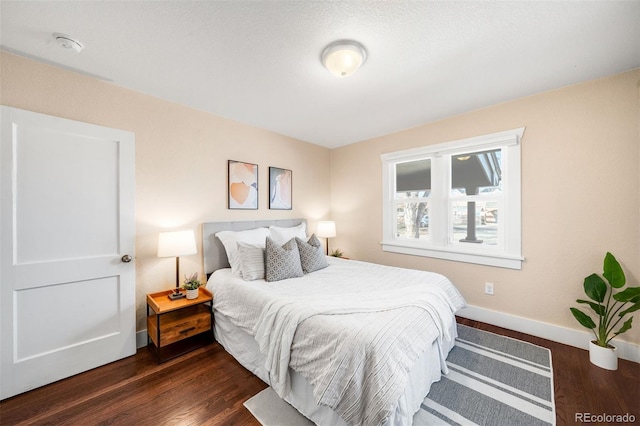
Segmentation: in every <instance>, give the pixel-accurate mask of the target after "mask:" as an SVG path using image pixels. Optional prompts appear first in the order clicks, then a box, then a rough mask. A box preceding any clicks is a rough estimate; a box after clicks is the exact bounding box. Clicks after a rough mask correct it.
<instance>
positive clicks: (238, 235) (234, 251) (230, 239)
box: [216, 228, 271, 275]
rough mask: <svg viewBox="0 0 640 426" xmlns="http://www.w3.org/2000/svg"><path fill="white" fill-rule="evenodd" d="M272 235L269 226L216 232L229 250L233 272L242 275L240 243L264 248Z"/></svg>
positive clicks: (228, 256)
mask: <svg viewBox="0 0 640 426" xmlns="http://www.w3.org/2000/svg"><path fill="white" fill-rule="evenodd" d="M270 235H271V232H270V231H269V229H268V228H256V229H249V230H247V231H220V232H218V233H216V237H218V238H219V239H220V241H222V245H224V249H225V251H226V252H227V258H228V259H229V265H231V272H233V273H234V274H235V275H240V256H239V254H238V243H246V244H251V245H253V246H258V247H263V248H264V245H265V241H266V240H267V237H268V236H270Z"/></svg>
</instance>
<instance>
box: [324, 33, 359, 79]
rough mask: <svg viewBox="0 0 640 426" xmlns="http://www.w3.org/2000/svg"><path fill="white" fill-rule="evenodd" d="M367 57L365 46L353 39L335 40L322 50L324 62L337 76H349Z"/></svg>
mask: <svg viewBox="0 0 640 426" xmlns="http://www.w3.org/2000/svg"><path fill="white" fill-rule="evenodd" d="M366 59H367V51H366V50H365V49H364V46H362V45H361V44H360V43H358V42H356V41H351V40H338V41H334V42H333V43H331V44H330V45H328V46H327V47H325V48H324V50H323V51H322V63H323V64H324V66H325V67H326V68H327V69H328V70H329V71H330V72H331V74H333V75H335V76H337V77H349V76H350V75H351V74H353V73H354V72H356V71H357V70H358V68H360V66H362V64H363V63H364V61H366Z"/></svg>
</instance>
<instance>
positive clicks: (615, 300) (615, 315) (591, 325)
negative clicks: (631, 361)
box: [570, 252, 640, 370]
mask: <svg viewBox="0 0 640 426" xmlns="http://www.w3.org/2000/svg"><path fill="white" fill-rule="evenodd" d="M603 269H604V272H603V274H602V275H603V276H604V278H605V279H606V281H605V280H603V279H602V278H601V277H600V276H599V275H597V274H591V275H589V276H588V277H586V278H585V279H584V292H585V294H586V295H587V296H588V297H589V299H591V300H582V299H578V300H576V302H578V303H582V304H586V305H588V306H589V307H590V308H591V309H592V310H593V311H594V312H595V313H596V315H597V320H598V322H597V324H596V322H594V321H593V320H592V319H591V317H590V316H589V315H587V314H585V313H584V312H582V311H581V310H579V309H577V308H570V309H571V313H572V314H573V316H574V317H575V318H576V320H578V322H579V323H580V324H581V325H582V326H584V327H586V328H588V329H591V331H593V334H594V336H595V340H592V341H590V342H589V359H590V360H591V362H592V363H593V364H595V365H597V366H598V367H602V368H605V369H607V370H617V369H618V354H617V352H616V347H615V346H613V345H612V344H611V343H610V342H611V339H613V338H614V337H616V336H617V335H619V334H622V333H624V332H626V331H628V330H630V329H631V322H632V320H633V317H631V316H629V318H628V319H627V320H626V321H624V322H623V323H622V326H620V328H619V329H617V330H616V328H617V327H618V325H619V324H620V322H621V321H623V320H624V319H625V317H627V316H628V315H630V314H631V313H632V312H635V311H637V310H639V309H640V287H627V288H626V289H625V290H622V291H618V292H616V293H614V289H616V290H617V289H621V288H622V287H624V286H625V284H626V278H625V275H624V271H623V270H622V267H621V266H620V263H618V261H617V260H616V258H615V257H614V256H613V255H612V254H611V253H609V252H607V254H606V256H605V257H604V267H603ZM629 304H630V306H629Z"/></svg>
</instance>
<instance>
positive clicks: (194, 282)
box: [182, 272, 202, 290]
mask: <svg viewBox="0 0 640 426" xmlns="http://www.w3.org/2000/svg"><path fill="white" fill-rule="evenodd" d="M201 285H202V284H201V283H200V280H198V273H197V272H195V273H194V274H193V275H190V276H186V275H185V276H184V285H183V286H182V288H184V289H185V290H195V289H197V288H198V287H200V286H201Z"/></svg>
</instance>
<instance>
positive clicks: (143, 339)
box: [136, 329, 147, 349]
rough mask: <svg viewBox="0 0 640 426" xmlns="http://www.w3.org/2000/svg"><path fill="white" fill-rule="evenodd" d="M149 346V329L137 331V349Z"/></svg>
mask: <svg viewBox="0 0 640 426" xmlns="http://www.w3.org/2000/svg"><path fill="white" fill-rule="evenodd" d="M145 346H147V330H146V329H145V330H140V331H138V332H136V349H140V348H144V347H145Z"/></svg>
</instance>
